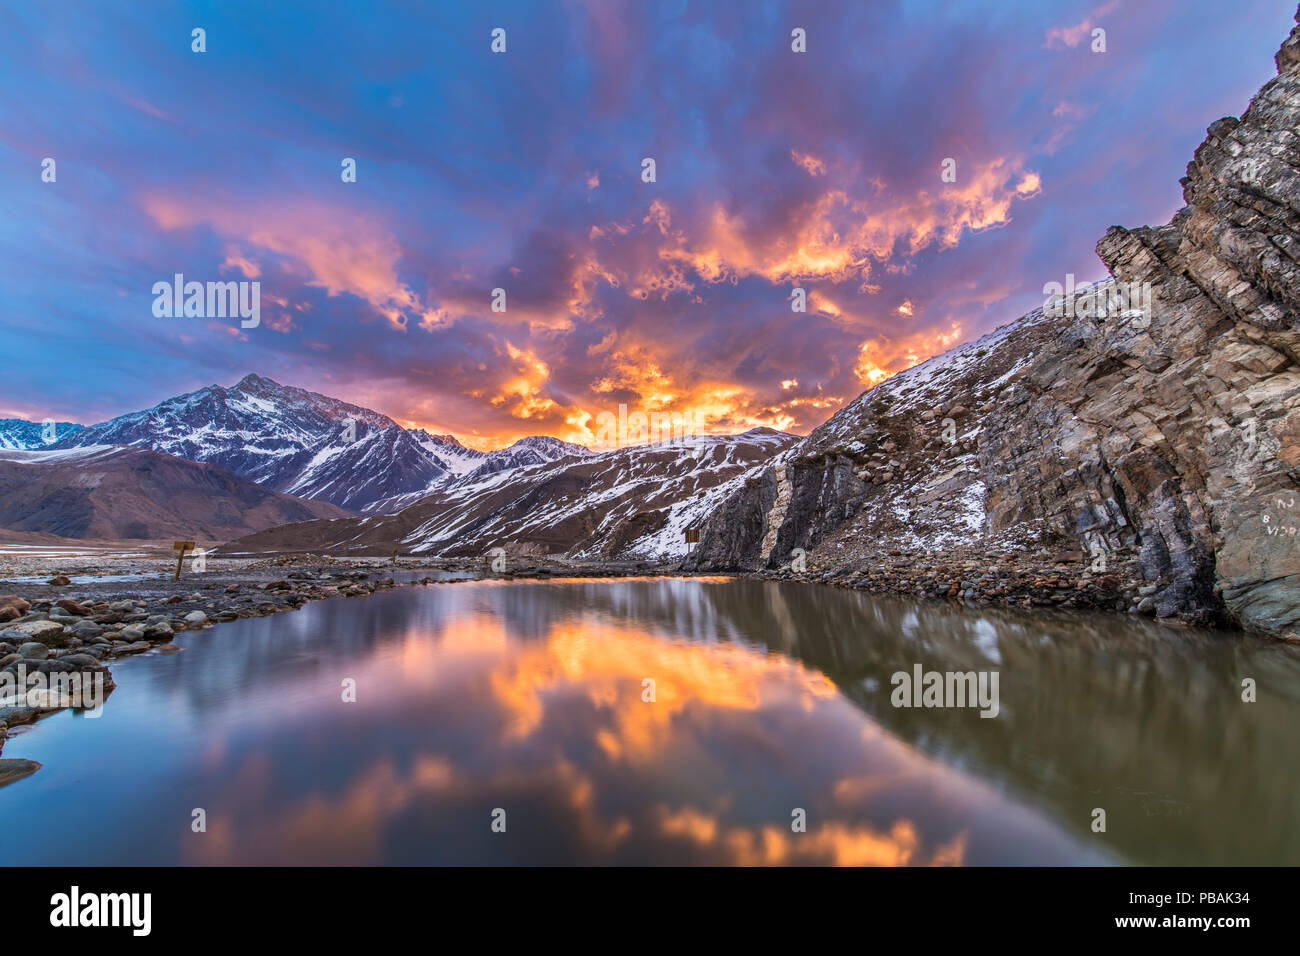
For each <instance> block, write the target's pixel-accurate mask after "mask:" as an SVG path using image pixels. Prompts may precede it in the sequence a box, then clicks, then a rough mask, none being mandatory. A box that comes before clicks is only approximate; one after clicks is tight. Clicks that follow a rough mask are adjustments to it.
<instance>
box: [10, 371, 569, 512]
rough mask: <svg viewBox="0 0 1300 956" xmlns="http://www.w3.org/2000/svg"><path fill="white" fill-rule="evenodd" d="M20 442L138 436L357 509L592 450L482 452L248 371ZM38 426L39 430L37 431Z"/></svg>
mask: <svg viewBox="0 0 1300 956" xmlns="http://www.w3.org/2000/svg"><path fill="white" fill-rule="evenodd" d="M20 424H22V425H25V426H29V427H28V429H27V430H24V431H21V432H20V431H18V430H16V429H15V431H14V434H15V436H17V437H15V438H14V439H12V440H13V441H15V442H17V441H19V440H23V441H30V440H31V439H30V434H34V435H35V440H36V442H37V444H35V445H30V444H25V445H21V446H17V445H15V446H14V447H24V448H29V447H30V448H49V449H65V448H81V447H86V446H89V445H132V446H136V447H140V448H148V449H151V450H153V451H157V452H162V453H164V454H168V455H173V456H175V457H177V458H184V459H186V460H188V461H197V462H210V463H212V464H216V465H220V466H221V467H223V468H227V469H229V470H230V471H233V472H234V473H235V474H237V475H240V476H241V477H244V478H247V479H249V480H251V481H255V482H257V483H259V484H262V485H265V486H266V487H268V488H272V489H274V490H275V491H279V492H283V493H285V494H291V495H295V496H297V497H300V498H313V499H316V500H320V501H328V502H330V503H331V504H334V505H337V506H339V507H340V508H346V509H348V510H349V511H354V512H369V513H388V512H391V511H393V510H396V509H397V508H399V507H402V506H404V505H406V504H409V503H411V502H413V501H417V500H419V499H420V498H422V497H424V496H425V495H428V494H431V493H432V492H434V491H437V490H439V489H440V488H443V487H445V486H446V485H448V484H449V483H451V482H453V481H456V480H459V479H462V478H464V477H466V476H468V475H470V474H471V473H474V472H475V471H476V470H478V469H487V471H486V472H485V474H495V473H498V472H504V471H507V470H510V469H514V468H518V467H521V466H523V465H530V464H540V463H542V462H546V461H551V460H554V459H556V458H561V457H564V456H566V455H585V454H590V452H589V451H588V450H587V449H586V448H583V447H582V446H580V445H570V444H568V443H566V442H562V441H558V440H557V439H554V438H545V437H531V438H524V439H521V440H520V441H518V442H516V443H515V444H514V445H511V446H510V447H509V448H504V449H501V450H500V451H495V452H482V451H477V450H475V449H471V448H466V447H465V446H463V445H462V444H461V443H460V442H458V441H457V440H456V439H455V438H453V437H451V436H450V435H431V434H429V433H428V432H426V431H424V430H423V429H412V430H408V429H404V428H402V427H401V426H400V425H398V424H397V423H396V422H394V421H393V420H392V419H391V418H389V417H388V416H387V415H382V414H380V413H379V412H376V411H372V410H371V409H368V408H363V407H361V406H358V405H351V404H349V403H347V402H343V401H339V400H338V399H335V398H330V397H329V396H326V395H320V394H318V393H316V392H309V391H307V390H306V389H302V388H295V387H293V386H288V385H281V384H280V383H279V382H275V381H273V380H271V379H269V378H265V377H263V376H260V375H247V376H245V377H244V378H243V379H241V380H240V381H239V382H238V383H237V384H236V385H233V386H231V387H229V388H225V387H222V386H220V385H210V386H208V387H206V388H201V389H198V390H197V391H193V392H187V393H185V394H184V395H178V396H176V397H175V398H169V399H167V400H166V401H164V402H161V403H159V404H158V405H155V406H154V407H153V408H150V409H146V410H145V411H141V412H131V413H129V414H126V415H120V416H118V417H117V418H114V419H111V420H109V421H106V422H101V423H100V424H98V425H90V426H88V427H86V428H81V427H79V426H70V427H71V428H74V429H76V430H75V431H70V432H68V433H67V434H64V435H62V436H61V437H60V439H59V440H58V441H56V442H54V443H52V444H48V445H47V444H45V443H43V442H41V441H40V426H39V425H35V424H33V423H31V422H23V423H20ZM31 429H34V432H32V431H31Z"/></svg>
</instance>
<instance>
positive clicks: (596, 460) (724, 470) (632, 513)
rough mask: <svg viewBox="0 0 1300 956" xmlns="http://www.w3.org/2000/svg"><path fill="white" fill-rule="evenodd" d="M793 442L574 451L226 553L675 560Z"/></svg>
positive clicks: (739, 440) (740, 438)
mask: <svg viewBox="0 0 1300 956" xmlns="http://www.w3.org/2000/svg"><path fill="white" fill-rule="evenodd" d="M797 441H798V438H797V437H796V436H794V435H787V434H783V433H781V432H776V431H772V430H770V429H765V428H757V429H754V430H752V431H749V432H745V433H744V434H742V435H731V436H716V437H694V438H687V439H684V440H676V441H668V442H660V443H656V444H651V445H638V446H635V447H631V448H622V449H617V450H613V451H607V452H601V453H591V452H590V451H588V450H587V449H583V451H584V452H586V454H582V455H572V456H570V455H566V456H564V457H562V458H558V459H554V460H551V461H545V462H540V463H536V464H529V465H522V466H520V467H518V468H515V469H514V470H510V471H500V472H496V473H487V474H485V475H483V476H481V477H475V476H476V475H477V472H475V473H472V474H469V475H466V476H465V477H464V478H461V479H459V480H457V481H455V482H453V483H451V484H449V485H447V486H446V487H444V488H443V489H441V490H440V491H439V492H438V493H437V494H435V495H429V496H427V497H424V498H422V499H421V500H419V501H417V502H415V503H414V504H412V505H410V506H408V507H406V508H404V509H402V510H401V511H399V512H397V513H396V514H388V515H383V516H375V517H370V518H358V519H350V520H346V521H329V522H323V521H312V522H305V523H302V524H297V525H294V526H293V527H292V528H282V529H272V530H270V531H266V532H262V533H260V534H255V535H250V536H248V537H247V538H242V539H240V540H238V541H234V542H231V543H230V544H229V545H228V547H227V550H228V553H243V552H268V551H287V550H293V551H326V552H329V553H332V554H347V553H352V554H384V555H387V554H390V553H391V552H392V550H393V549H394V548H397V549H398V550H400V551H401V552H403V553H407V554H412V553H413V554H428V555H478V554H484V553H486V552H487V551H488V550H489V549H491V548H494V547H503V548H506V549H507V550H508V551H532V552H548V553H552V554H565V555H568V556H570V557H573V558H579V559H594V558H665V557H674V556H680V555H683V554H685V552H686V548H687V545H686V540H685V531H686V529H687V528H691V527H696V526H698V525H700V524H702V523H703V522H704V520H705V518H707V517H708V515H710V514H711V513H712V512H713V510H714V509H715V508H716V507H717V506H718V504H719V503H720V502H721V501H723V500H724V499H725V498H726V497H727V495H729V494H730V493H731V492H733V491H734V490H735V489H736V488H737V487H739V486H740V485H743V483H744V482H745V481H746V480H747V478H748V477H750V476H752V475H755V474H757V473H758V471H759V470H761V469H762V468H763V467H764V466H765V465H766V463H767V462H768V461H769V460H770V459H771V458H772V457H773V456H775V455H777V454H779V453H780V452H781V451H783V450H784V449H786V448H789V447H790V446H792V445H793V444H794V443H795V442H797ZM563 444H564V443H563V442H557V443H555V445H549V444H548V445H546V447H547V448H548V449H549V450H550V451H554V450H556V446H557V445H563ZM526 447H528V446H526ZM569 447H574V446H569ZM506 450H507V451H508V450H509V449H506ZM534 450H536V448H535V446H534ZM493 454H496V453H493Z"/></svg>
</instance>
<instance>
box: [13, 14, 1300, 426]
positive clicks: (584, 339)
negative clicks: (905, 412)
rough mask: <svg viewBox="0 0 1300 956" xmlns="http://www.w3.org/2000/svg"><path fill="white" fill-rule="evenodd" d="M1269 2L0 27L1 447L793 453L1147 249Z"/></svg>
mask: <svg viewBox="0 0 1300 956" xmlns="http://www.w3.org/2000/svg"><path fill="white" fill-rule="evenodd" d="M1295 6H1296V5H1295V2H1294V0H1233V2H1226V0H1084V2H1075V0H988V2H979V0H953V2H940V0H844V2H796V0H789V2H779V0H727V2H714V3H707V2H700V0H662V2H655V3H651V2H643V0H637V2H626V3H624V2H619V0H583V2H579V0H526V2H518V3H495V2H491V0H483V2H473V3H462V2H456V3H450V2H445V3H414V2H411V3H407V2H391V3H362V2H356V3H319V2H291V0H277V2H275V3H273V4H268V3H260V2H258V3H244V2H231V0H225V2H221V3H162V2H155V0H131V2H95V3H89V2H78V0H67V2H59V3H37V2H33V0H22V2H10V0H0V22H2V23H3V28H0V335H2V336H3V343H4V352H5V354H6V355H7V357H8V361H7V362H6V367H5V371H4V374H3V375H0V417H17V418H26V419H30V420H36V421H39V420H44V419H47V418H54V419H56V420H60V421H64V420H69V421H78V422H83V423H92V422H96V421H101V420H103V419H106V418H109V417H112V416H114V415H118V414H122V413H125V412H128V411H135V410H138V409H141V408H147V407H149V406H152V405H154V404H156V403H157V402H159V401H161V400H163V399H165V398H168V397H170V396H172V395H175V394H179V393H181V392H185V391H190V390H192V389H195V388H200V387H203V386H205V385H210V384H220V385H232V384H234V383H235V382H237V381H238V380H239V379H241V378H242V377H243V376H244V375H246V374H247V373H249V372H256V373H258V374H260V375H264V376H267V377H270V378H273V379H275V380H277V381H280V382H282V383H285V384H290V385H298V386H301V387H305V388H310V389H313V390H315V391H320V392H323V393H325V394H328V395H332V396H334V397H337V398H341V399H345V400H347V401H351V402H354V403H357V404H360V405H365V406H367V407H371V408H374V409H376V410H378V411H381V412H384V413H386V414H388V415H389V416H391V417H392V418H394V419H395V420H397V421H398V422H400V423H402V424H403V425H408V426H419V427H426V428H429V429H431V430H433V431H436V432H440V433H451V434H453V435H455V436H456V437H458V438H460V439H461V440H462V441H464V442H465V443H466V444H468V445H472V446H476V447H480V448H485V449H487V448H495V447H500V446H502V445H505V444H508V443H509V442H510V441H512V440H514V439H516V438H518V437H521V436H524V435H532V434H547V435H554V436H556V437H558V438H563V439H566V440H569V441H577V442H581V443H584V444H593V443H594V439H595V438H596V434H595V432H596V430H597V421H598V419H599V416H600V415H601V414H602V413H608V414H609V415H616V414H617V413H618V409H619V406H620V404H622V405H626V406H627V408H628V410H629V411H630V412H633V413H634V412H637V411H642V412H646V413H650V412H660V413H662V414H671V413H673V412H679V413H682V414H683V415H684V416H687V420H688V421H693V422H695V423H697V424H698V426H699V429H700V430H701V431H707V432H712V433H730V432H737V431H743V430H746V429H748V428H752V427H755V426H759V425H765V426H769V427H773V428H779V429H783V430H787V431H791V432H795V433H799V434H804V433H807V432H808V431H809V430H811V429H812V428H815V427H816V426H817V425H818V424H820V423H821V422H823V421H824V420H825V419H826V418H828V417H829V416H830V415H831V414H833V413H834V411H835V410H836V409H838V408H840V407H842V406H843V405H844V404H846V403H847V402H849V401H851V400H852V399H853V398H855V397H856V396H857V395H859V394H860V393H861V392H862V391H863V390H864V389H865V388H868V387H870V386H871V385H873V384H875V383H877V382H878V381H880V380H882V379H883V378H884V377H885V376H887V375H889V374H892V373H895V372H898V371H900V370H902V369H904V368H907V367H909V366H910V365H913V364H915V363H917V362H918V361H923V360H924V359H926V358H928V357H929V356H931V355H934V354H938V353H941V352H943V351H946V350H947V349H948V348H951V347H953V346H955V345H958V344H960V343H962V342H965V341H969V340H971V339H974V338H977V337H978V336H980V335H982V334H984V333H986V332H989V331H991V330H993V329H994V328H996V327H998V326H1000V325H1003V324H1005V323H1006V322H1009V321H1012V320H1014V319H1015V318H1016V317H1018V316H1019V315H1021V314H1023V313H1025V312H1027V311H1029V310H1031V309H1033V308H1035V307H1037V306H1039V305H1041V304H1042V303H1043V300H1044V298H1045V296H1044V294H1043V286H1044V285H1045V284H1046V283H1049V282H1060V283H1064V282H1065V277H1066V274H1067V273H1072V274H1074V275H1075V276H1076V277H1077V278H1078V279H1079V280H1081V281H1082V280H1094V279H1097V278H1100V277H1102V276H1103V275H1104V268H1103V267H1102V265H1101V263H1100V262H1099V260H1098V259H1097V257H1096V254H1095V252H1094V247H1095V245H1096V242H1097V240H1098V239H1099V238H1100V237H1101V236H1102V235H1103V234H1104V232H1105V230H1106V228H1107V227H1108V226H1110V225H1112V224H1119V225H1125V226H1129V227H1136V226H1140V225H1147V224H1156V223H1163V222H1166V221H1168V219H1169V218H1170V216H1171V215H1172V214H1173V213H1174V212H1175V211H1176V210H1177V209H1178V208H1179V207H1180V206H1181V205H1182V195H1181V187H1180V186H1179V184H1178V180H1179V178H1180V177H1181V176H1183V175H1184V172H1185V168H1186V164H1187V162H1188V161H1189V160H1190V159H1191V157H1192V153H1193V151H1194V149H1195V147H1196V146H1197V145H1198V144H1199V143H1200V141H1201V140H1202V139H1203V138H1204V131H1205V128H1206V127H1207V126H1208V125H1209V124H1210V123H1211V122H1213V121H1214V120H1215V119H1217V118H1219V117H1221V116H1225V115H1239V114H1240V113H1241V112H1242V111H1243V110H1244V109H1245V107H1246V105H1247V103H1248V102H1249V99H1250V97H1251V96H1252V95H1253V94H1254V92H1255V91H1256V90H1257V89H1258V88H1259V87H1260V86H1261V85H1262V84H1263V83H1264V82H1266V81H1267V80H1268V79H1269V78H1270V77H1271V76H1273V75H1274V73H1275V69H1274V65H1273V54H1274V53H1275V52H1276V51H1277V48H1278V47H1279V46H1280V44H1281V42H1282V40H1283V39H1284V38H1285V37H1286V35H1287V33H1288V32H1289V30H1290V28H1291V26H1292V25H1293V21H1294V15H1295V12H1296V11H1295ZM195 28H200V29H202V30H203V31H204V34H203V39H204V47H205V49H204V50H203V51H202V52H196V51H195V50H194V49H193V46H194V44H195V40H194V36H193V33H192V31H193V30H194V29H195ZM497 29H501V30H504V31H505V34H504V37H505V50H504V52H494V51H493V49H492V45H493V31H494V30H497ZM796 29H797V30H801V31H803V36H804V38H805V41H804V42H805V46H806V51H805V52H796V51H795V50H794V49H792V46H793V45H795V42H796V41H795V40H794V39H793V37H792V31H795V30H796ZM1096 29H1102V30H1104V31H1105V34H1104V39H1105V51H1104V52H1096V51H1094V50H1093V46H1094V39H1093V31H1094V30H1096ZM647 158H649V159H653V160H654V181H653V182H648V181H646V178H647V177H646V173H645V165H644V161H645V160H646V159H647ZM46 159H53V160H54V161H55V164H54V181H53V182H48V181H44V179H43V171H44V170H45V169H46V168H47V166H46V164H45V163H44V160H46ZM345 159H352V160H354V161H355V168H356V176H355V181H354V182H348V181H344V179H345V177H344V175H343V166H344V160H345ZM949 159H951V160H955V167H952V166H950V167H949V168H955V175H956V179H955V181H954V182H948V181H944V177H943V175H942V173H943V170H944V168H945V167H944V161H945V160H949ZM46 178H48V177H46ZM177 273H180V274H182V275H183V276H184V277H185V280H186V281H198V282H205V283H206V282H209V281H245V282H253V281H256V282H258V283H260V285H259V290H260V302H261V321H260V324H259V325H258V326H257V327H256V328H242V327H241V323H240V320H239V318H238V317H234V318H223V317H198V316H189V317H185V316H181V317H166V316H164V317H159V316H157V315H155V308H154V306H155V294H154V291H153V289H154V284H155V283H158V282H171V281H172V278H173V276H174V275H175V274H177ZM796 287H797V288H801V289H803V290H805V294H806V297H807V298H806V302H807V310H806V311H805V312H795V311H793V310H792V303H793V301H794V300H793V298H792V295H793V293H792V290H793V289H795V288H796ZM250 288H251V287H250ZM496 289H500V290H503V292H504V298H503V301H504V311H494V309H493V301H494V293H493V290H496ZM497 302H498V304H500V303H501V302H502V298H501V297H500V296H498V299H497Z"/></svg>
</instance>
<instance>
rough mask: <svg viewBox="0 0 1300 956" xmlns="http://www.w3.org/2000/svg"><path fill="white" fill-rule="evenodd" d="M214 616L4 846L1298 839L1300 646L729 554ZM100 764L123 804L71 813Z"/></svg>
mask: <svg viewBox="0 0 1300 956" xmlns="http://www.w3.org/2000/svg"><path fill="white" fill-rule="evenodd" d="M182 643H183V644H184V645H185V647H186V650H185V652H184V653H182V654H178V655H173V656H169V657H149V658H139V659H134V660H129V661H126V662H123V663H120V664H118V665H116V666H115V668H114V674H115V677H116V678H117V681H118V684H119V686H120V688H121V689H120V690H119V692H118V693H117V694H115V695H114V697H113V699H112V701H111V702H110V704H109V706H108V707H107V708H106V710H105V715H104V717H102V718H101V719H99V720H84V719H80V720H74V719H73V718H72V717H71V716H70V715H60V716H58V717H55V718H52V719H51V720H50V721H47V722H45V723H44V724H43V725H42V726H41V727H39V728H38V730H37V731H36V732H34V733H32V734H30V735H24V736H20V737H17V738H15V739H14V740H12V741H11V742H10V743H9V744H8V745H7V746H6V756H24V757H29V758H31V759H35V760H39V761H41V762H42V763H44V764H45V768H44V769H43V770H41V771H40V772H39V773H37V774H36V775H34V776H32V777H29V778H27V779H25V780H23V781H21V782H20V783H19V784H15V785H12V786H10V787H7V788H4V789H0V818H3V819H15V817H13V816H11V814H15V813H17V814H19V815H20V817H18V818H22V819H27V820H29V821H31V822H33V823H35V824H38V825H34V826H31V827H28V828H23V832H13V829H12V828H7V830H8V832H5V833H0V859H3V860H4V861H5V862H10V863H22V862H29V863H30V862H51V863H53V862H63V863H84V862H95V863H109V862H112V863H119V862H122V863H217V864H226V863H232V864H233V863H297V862H301V863H344V862H347V863H411V864H419V863H444V862H469V863H587V862H600V863H644V862H663V863H747V864H748V863H764V864H767V863H841V864H890V865H893V864H925V865H944V864H987V863H1094V862H1107V861H1121V860H1130V861H1137V862H1197V863H1222V862H1294V860H1295V859H1296V848H1297V842H1296V841H1297V834H1296V831H1295V822H1294V821H1295V820H1296V819H1297V818H1298V816H1300V815H1298V814H1297V813H1296V811H1297V809H1300V807H1297V804H1296V797H1295V796H1294V792H1295V787H1294V781H1295V774H1296V771H1295V767H1296V766H1297V764H1296V761H1295V759H1294V757H1295V756H1296V754H1295V748H1294V744H1293V743H1292V740H1291V738H1290V735H1289V734H1288V733H1287V728H1288V727H1292V726H1294V723H1295V718H1296V715H1297V710H1298V702H1297V688H1300V664H1298V655H1297V654H1296V652H1295V649H1292V648H1286V647H1282V646H1278V645H1268V644H1264V643H1262V642H1255V641H1249V640H1243V639H1239V638H1226V637H1224V636H1223V635H1216V634H1208V633H1192V632H1175V633H1171V632H1168V631H1165V630H1163V629H1160V628H1157V627H1155V626H1154V625H1147V624H1143V623H1137V622H1128V621H1124V620H1118V619H1114V618H1095V619H1092V618H1083V617H1077V616H1072V617H1065V616H1061V617H1049V618H1042V617H1036V618H1031V617H1026V616H1021V615H1018V614H1014V613H1011V612H988V611H981V612H972V611H964V610H959V609H956V608H952V607H949V606H947V605H942V604H915V603H912V602H906V601H899V600H891V599H881V598H871V597H868V596H866V595H862V594H856V593H851V592H840V591H833V590H829V589H826V588H821V587H815V586H810V585H802V584H788V583H786V584H782V583H775V582H761V581H749V580H731V581H728V580H721V579H710V580H663V579H645V580H631V581H628V580H623V581H619V580H599V581H581V580H573V581H547V582H540V581H528V582H524V581H521V582H514V583H502V582H475V583H462V584H455V585H435V586H429V587H426V588H403V589H400V590H398V591H392V592H385V593H381V594H378V595H376V596H374V597H370V598H363V599H351V600H349V599H338V600H333V601H328V602H318V603H313V604H311V605H308V606H307V607H306V608H304V609H303V610H301V611H298V612H295V613H292V614H283V615H277V616H274V617H270V618H261V619H251V620H246V621H240V622H235V623H233V624H229V625H222V626H221V627H218V628H215V629H212V630H208V631H204V632H201V633H197V634H190V635H185V636H184V637H183V640H182ZM918 662H919V663H922V664H923V665H924V666H925V667H927V668H932V669H939V670H949V669H961V670H979V669H997V670H999V671H1000V673H1001V713H1000V715H999V717H998V718H996V719H993V720H983V719H980V718H979V717H978V715H977V714H976V713H975V712H974V711H970V710H965V711H958V710H901V709H895V708H893V707H891V706H890V704H889V690H890V685H889V676H890V674H892V673H893V672H894V671H896V670H906V669H910V668H911V667H912V665H913V664H914V663H918ZM1241 676H1253V677H1255V679H1256V680H1257V681H1258V684H1259V687H1260V700H1259V703H1256V704H1243V703H1241V702H1240V694H1239V691H1238V690H1237V688H1238V686H1239V683H1240V677H1241ZM347 679H351V680H353V681H355V686H356V688H357V691H356V697H357V699H356V702H355V703H347V702H344V700H343V693H342V688H343V684H344V681H345V680H347ZM650 681H652V682H653V684H652V685H651V684H649V683H647V682H650ZM651 690H653V698H654V699H653V701H649V700H647V699H646V698H647V697H649V696H650V693H651ZM88 793H93V794H95V798H94V799H95V800H96V807H97V812H99V813H100V815H101V816H104V818H105V819H107V820H109V821H111V825H108V826H103V827H97V828H96V832H93V833H89V834H88V833H86V832H84V831H81V830H78V829H76V828H68V827H63V826H57V825H54V824H58V823H60V821H66V820H68V819H82V818H83V817H84V812H85V801H86V799H87V794H88ZM1098 806H1100V807H1104V808H1105V809H1106V810H1107V816H1108V832H1107V833H1106V834H1093V833H1091V832H1090V831H1089V829H1088V824H1089V822H1090V820H1091V816H1090V813H1091V809H1092V808H1093V807H1098ZM142 807H144V808H147V812H141V808H142ZM195 808H202V809H203V810H204V811H205V814H206V821H207V831H206V832H205V833H193V832H191V828H190V821H191V819H192V812H193V810H194V809H195ZM498 808H499V809H500V810H503V811H504V812H505V822H506V832H505V833H494V832H493V831H492V828H491V822H492V814H493V811H494V810H496V809H498ZM799 811H802V812H803V814H804V815H806V819H807V832H794V831H793V830H792V827H791V823H792V820H794V819H795V817H796V816H797V815H798V812H799ZM41 822H48V823H49V824H51V825H50V826H40V825H39V824H40V823H41ZM100 831H102V832H100Z"/></svg>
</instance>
